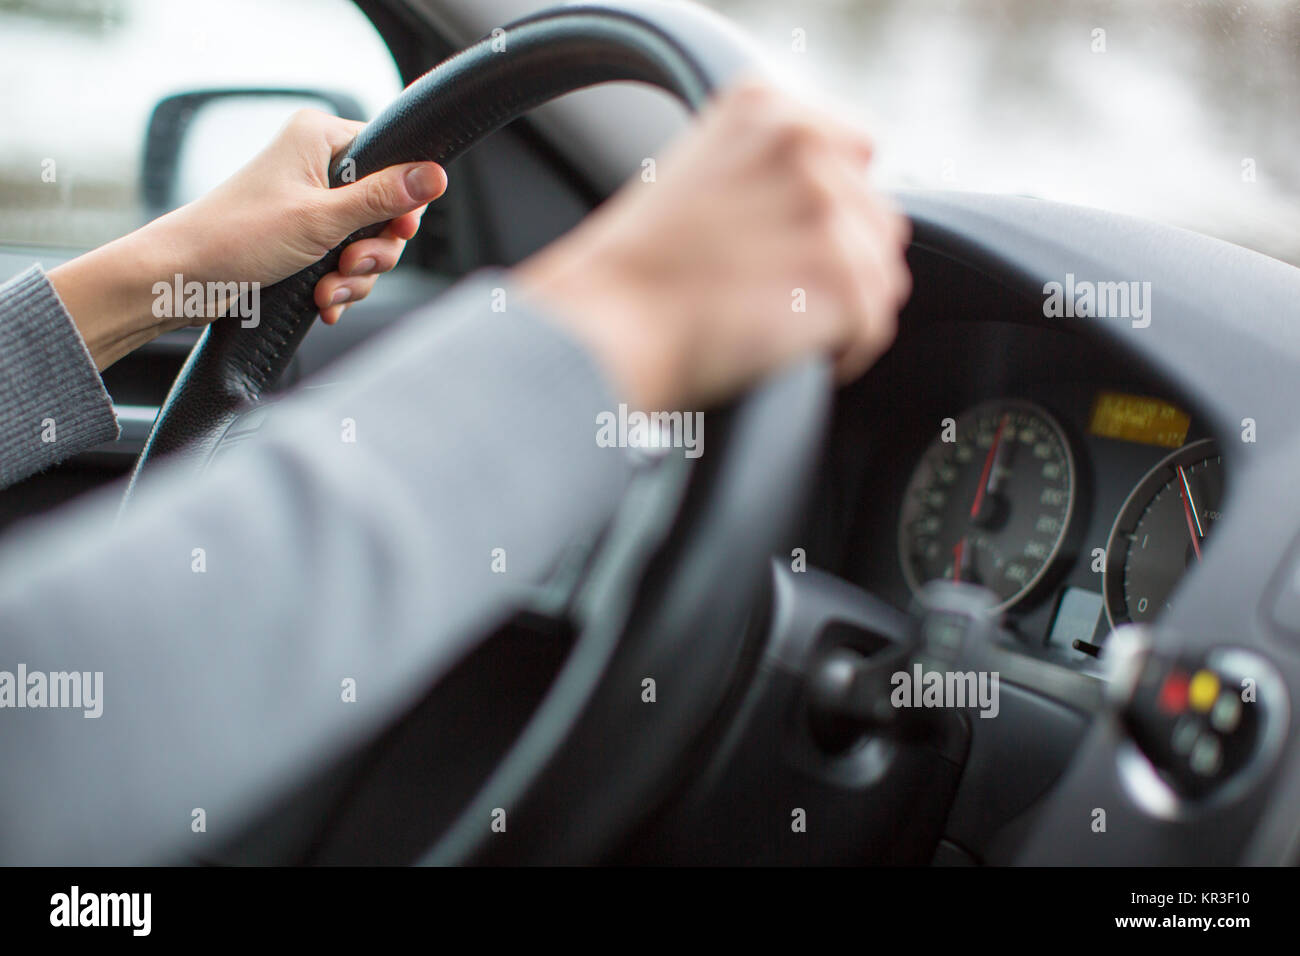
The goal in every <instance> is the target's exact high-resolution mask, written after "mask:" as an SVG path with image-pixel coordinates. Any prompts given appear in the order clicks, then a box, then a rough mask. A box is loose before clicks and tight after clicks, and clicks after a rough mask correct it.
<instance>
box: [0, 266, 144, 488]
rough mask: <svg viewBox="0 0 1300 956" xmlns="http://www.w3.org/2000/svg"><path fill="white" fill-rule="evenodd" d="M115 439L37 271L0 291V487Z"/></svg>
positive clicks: (79, 346)
mask: <svg viewBox="0 0 1300 956" xmlns="http://www.w3.org/2000/svg"><path fill="white" fill-rule="evenodd" d="M117 435H118V428H117V418H116V416H114V414H113V403H112V401H111V399H109V397H108V392H106V391H105V390H104V382H103V380H102V379H101V378H100V377H99V371H98V370H97V369H96V368H95V362H94V360H93V359H92V358H91V357H90V352H88V351H87V350H86V343H85V342H83V341H82V338H81V334H80V333H79V332H78V331H77V327H76V325H74V324H73V321H72V316H71V315H69V314H68V311H67V309H65V308H64V307H63V303H62V302H60V301H59V297H58V295H57V293H55V291H54V286H52V285H50V281H49V279H47V278H46V277H45V273H44V272H43V271H42V270H41V267H40V266H32V267H31V268H30V269H28V270H27V271H26V272H24V273H22V274H21V275H19V276H17V277H16V278H14V279H11V280H10V281H9V282H6V283H4V284H3V285H0V488H3V487H5V486H7V485H11V484H13V483H15V482H17V481H20V480H22V479H23V478H26V477H27V476H28V475H33V474H35V473H36V472H38V471H41V470H42V469H44V468H48V467H49V466H50V465H53V464H55V463H56V462H59V461H62V460H63V459H65V458H67V457H69V456H71V455H74V454H76V453H77V452H79V451H83V450H85V449H87V448H90V447H91V446H93V445H97V444H99V443H100V442H105V441H112V440H114V439H115V438H117Z"/></svg>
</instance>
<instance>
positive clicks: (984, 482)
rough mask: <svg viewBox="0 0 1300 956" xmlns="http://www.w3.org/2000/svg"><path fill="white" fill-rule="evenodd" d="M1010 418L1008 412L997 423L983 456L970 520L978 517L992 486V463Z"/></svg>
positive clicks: (995, 458) (996, 455)
mask: <svg viewBox="0 0 1300 956" xmlns="http://www.w3.org/2000/svg"><path fill="white" fill-rule="evenodd" d="M1010 417H1011V413H1010V412H1008V413H1006V414H1004V415H1003V416H1002V418H1001V420H1000V421H999V422H998V430H997V431H995V432H994V433H993V444H991V445H989V453H988V454H987V455H985V456H984V470H983V471H981V472H980V485H979V487H978V488H976V489H975V501H974V502H973V503H972V504H971V506H970V516H971V518H972V519H974V518H978V517H979V514H980V508H982V507H983V506H984V495H985V493H986V492H988V491H989V486H990V485H992V484H993V480H992V477H993V462H994V461H996V460H997V457H998V448H999V447H1000V446H1001V445H1002V432H1003V431H1004V430H1005V429H1006V427H1007V419H1008V418H1010Z"/></svg>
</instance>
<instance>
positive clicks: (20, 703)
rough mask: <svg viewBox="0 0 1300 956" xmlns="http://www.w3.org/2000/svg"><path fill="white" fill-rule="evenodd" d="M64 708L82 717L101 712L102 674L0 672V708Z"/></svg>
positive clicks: (23, 668) (20, 669)
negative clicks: (76, 712)
mask: <svg viewBox="0 0 1300 956" xmlns="http://www.w3.org/2000/svg"><path fill="white" fill-rule="evenodd" d="M4 708H14V709H16V710H22V709H27V708H31V709H43V708H60V709H62V708H67V709H70V710H82V711H84V714H83V715H82V716H84V717H91V718H95V717H99V716H101V715H102V714H103V713H104V672H103V671H93V672H92V671H49V672H46V671H28V670H27V665H26V664H19V665H18V670H17V672H14V671H0V709H4Z"/></svg>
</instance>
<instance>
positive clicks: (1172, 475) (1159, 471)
mask: <svg viewBox="0 0 1300 956" xmlns="http://www.w3.org/2000/svg"><path fill="white" fill-rule="evenodd" d="M1222 500H1223V458H1222V456H1221V455H1220V454H1219V449H1218V447H1217V446H1216V445H1215V444H1214V442H1213V440H1211V439H1205V440H1203V441H1198V442H1193V443H1192V444H1190V445H1184V446H1183V447H1182V448H1180V449H1178V451H1176V452H1174V453H1173V454H1172V455H1170V456H1169V457H1168V458H1166V459H1165V460H1164V461H1162V462H1160V464H1158V465H1156V466H1155V467H1154V468H1152V469H1151V471H1149V472H1147V474H1146V477H1144V478H1143V479H1142V480H1141V481H1140V482H1139V483H1138V486H1137V487H1136V488H1135V489H1133V493H1132V494H1130V495H1129V497H1128V500H1127V501H1126V502H1124V507H1123V508H1122V509H1120V513H1119V517H1118V518H1116V519H1115V526H1114V527H1113V528H1112V529H1111V532H1110V540H1109V541H1107V542H1106V574H1105V578H1104V583H1103V590H1104V591H1105V593H1106V613H1107V614H1108V615H1109V616H1110V622H1111V625H1112V626H1115V627H1118V626H1119V625H1120V624H1126V623H1129V622H1136V623H1143V622H1145V621H1150V620H1151V619H1152V618H1154V617H1155V616H1156V615H1157V614H1159V613H1160V612H1161V611H1163V610H1164V609H1165V608H1166V607H1168V606H1169V596H1170V595H1171V594H1172V593H1173V590H1174V587H1175V585H1177V584H1178V581H1179V579H1181V578H1182V576H1183V574H1184V572H1185V571H1186V570H1187V568H1189V567H1190V566H1191V565H1193V564H1195V563H1196V562H1197V561H1200V560H1201V553H1202V551H1203V549H1204V547H1205V537H1206V535H1208V534H1209V533H1210V529H1211V528H1212V527H1213V526H1214V524H1215V522H1216V521H1218V520H1219V508H1220V504H1221V502H1222Z"/></svg>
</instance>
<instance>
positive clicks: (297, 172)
mask: <svg viewBox="0 0 1300 956" xmlns="http://www.w3.org/2000/svg"><path fill="white" fill-rule="evenodd" d="M361 127H362V124H361V123H356V122H352V121H350V120H344V119H339V118H338V117H335V116H330V115H328V114H325V113H320V112H317V111H314V110H302V111H300V112H298V113H296V114H294V116H293V118H292V119H291V120H290V121H289V122H288V124H287V125H286V126H285V127H284V129H283V130H282V131H281V132H280V134H279V135H278V136H277V137H276V138H275V139H274V140H273V141H272V142H271V144H270V145H269V146H267V147H266V149H264V150H263V151H262V152H261V153H260V154H258V156H256V157H255V158H254V159H253V160H252V161H251V162H250V163H249V164H248V165H247V166H245V167H243V168H242V169H241V170H239V171H238V172H237V173H235V174H234V175H233V176H232V177H231V178H230V179H228V180H226V181H225V182H224V183H222V184H221V185H220V186H218V187H217V188H216V189H214V190H213V191H212V192H210V193H208V194H207V195H206V196H203V197H201V198H200V199H197V200H195V201H194V202H191V203H189V204H187V205H185V206H182V207H181V208H179V209H176V210H173V211H172V212H170V213H168V214H167V215H165V216H161V217H159V218H158V219H155V220H154V221H153V222H151V223H149V224H148V225H146V226H143V227H142V228H140V229H138V230H136V231H135V232H133V233H131V234H130V235H128V236H124V237H122V238H121V239H118V240H115V241H114V242H111V243H109V244H108V245H106V246H101V247H100V248H98V249H96V250H94V251H92V252H89V253H87V254H86V255H84V256H80V257H78V258H76V259H73V260H72V261H70V262H66V263H64V264H63V265H60V266H58V267H57V268H55V269H52V270H51V271H50V273H49V279H50V281H51V282H52V283H53V285H54V287H55V290H56V291H57V292H58V294H59V296H60V298H61V299H62V300H63V303H64V305H65V306H66V307H67V309H68V311H69V312H70V313H71V315H72V318H73V320H74V321H75V322H76V324H77V328H78V331H80V332H81V336H82V338H83V339H84V340H85V342H86V346H87V348H88V349H89V350H90V353H91V357H92V358H93V359H94V360H95V364H96V365H97V366H98V367H99V368H101V369H103V368H106V367H107V366H108V365H111V364H112V363H113V362H115V361H117V360H118V359H119V358H121V357H122V356H123V355H126V354H127V353H128V352H130V351H132V350H133V349H135V348H138V347H139V346H140V345H143V344H144V343H145V342H148V341H149V340H150V339H153V338H155V337H156V336H158V335H159V334H161V333H163V332H166V331H169V330H172V329H176V328H182V327H185V326H187V325H195V324H200V325H201V324H206V323H207V322H210V321H212V320H213V319H215V318H217V317H218V314H219V313H218V312H217V311H216V310H210V312H211V314H208V315H206V316H202V317H199V318H195V317H192V316H190V317H182V316H162V317H159V316H157V315H156V314H155V313H156V312H157V311H159V310H158V309H157V308H156V307H155V306H156V299H157V296H156V295H155V293H154V292H153V289H154V286H155V284H156V283H159V282H163V283H167V284H171V283H172V282H173V280H174V278H175V276H177V275H179V276H181V278H182V281H183V282H185V283H189V282H200V283H203V284H204V285H205V286H206V284H208V283H231V282H236V283H238V282H248V283H253V282H256V283H259V284H260V285H262V286H267V285H271V284H273V283H275V282H279V281H280V280H281V279H286V278H288V277H289V276H291V275H294V274H295V273H297V272H299V271H301V270H302V269H304V268H306V267H307V266H309V265H311V264H312V263H314V262H316V261H317V260H319V259H320V258H321V257H323V256H324V255H325V254H326V253H328V252H329V251H330V250H331V249H333V248H334V247H335V246H337V245H338V244H339V243H340V242H342V241H343V240H344V239H346V238H347V237H348V236H349V235H351V234H352V233H353V232H355V231H356V230H357V229H360V228H362V227H364V226H369V225H372V224H374V223H379V222H387V223H388V225H387V226H386V227H385V228H384V230H383V232H382V233H380V234H379V235H378V236H375V237H374V238H371V239H363V240H360V241H358V242H354V243H353V244H352V245H350V246H348V248H347V249H346V250H344V252H343V255H342V258H341V259H340V261H339V267H338V269H337V270H336V271H334V272H331V273H329V274H328V275H326V276H324V277H323V278H322V279H321V280H320V281H319V282H318V283H317V285H316V293H315V298H316V306H317V307H318V308H319V309H320V313H321V317H322V318H323V319H324V320H325V321H326V322H327V323H329V324H333V323H335V322H337V321H338V320H339V316H340V315H342V313H343V310H344V309H345V308H347V307H348V305H350V304H351V303H354V302H358V301H360V300H361V299H364V298H365V297H366V296H367V295H368V294H369V293H370V290H371V289H372V288H373V287H374V284H375V280H376V279H377V278H378V276H379V275H380V274H381V273H384V272H387V271H389V270H390V269H392V268H393V267H394V266H395V265H397V261H398V259H399V258H400V257H401V255H402V251H403V249H404V248H405V246H406V242H407V241H408V240H409V239H411V238H412V237H414V236H415V233H416V230H418V229H419V226H420V217H421V216H422V215H423V213H424V209H425V207H426V205H427V204H428V203H429V202H430V201H432V200H434V199H436V198H438V197H439V196H441V195H442V194H443V192H444V191H445V190H446V188H447V175H446V173H445V172H444V171H443V169H442V167H441V166H439V165H438V164H437V163H406V164H403V165H399V166H391V167H389V168H387V169H383V170H380V171H379V172H377V173H373V174H372V175H370V176H366V177H365V178H363V179H359V180H357V181H356V182H354V183H346V184H344V185H342V186H339V187H337V188H334V189H331V188H329V167H330V163H331V161H332V159H333V157H334V156H335V155H336V154H338V153H339V152H341V151H342V150H343V149H344V148H345V147H346V146H347V145H348V143H350V142H351V141H352V139H353V137H355V136H356V134H357V132H358V131H359V130H360V129H361Z"/></svg>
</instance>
